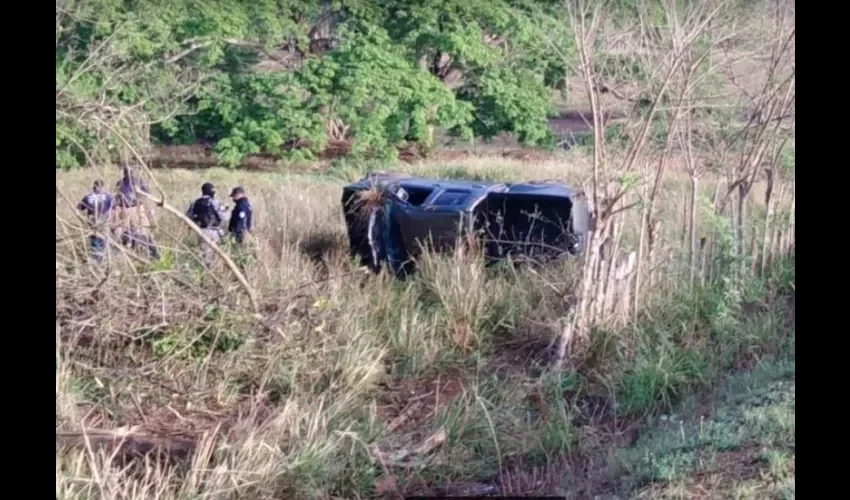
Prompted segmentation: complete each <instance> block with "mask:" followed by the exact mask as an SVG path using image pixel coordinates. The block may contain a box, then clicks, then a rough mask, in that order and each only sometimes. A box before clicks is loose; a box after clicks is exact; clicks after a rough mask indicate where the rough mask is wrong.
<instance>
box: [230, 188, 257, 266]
mask: <svg viewBox="0 0 850 500" xmlns="http://www.w3.org/2000/svg"><path fill="white" fill-rule="evenodd" d="M230 197H231V198H232V199H233V210H232V211H231V212H230V223H229V224H228V225H227V229H228V231H230V236H231V239H232V240H233V242H234V243H235V244H236V255H235V257H236V263H237V264H238V265H239V267H240V268H242V271H243V272H244V271H245V265H246V264H247V263H248V261H249V260H250V256H249V253H248V248H246V247H247V245H245V236H246V235H247V234H250V232H251V227H252V223H253V219H254V208H253V207H252V206H251V203H250V202H249V201H248V198H247V197H246V196H245V190H244V189H242V186H236V187H235V188H233V191H231V192H230Z"/></svg>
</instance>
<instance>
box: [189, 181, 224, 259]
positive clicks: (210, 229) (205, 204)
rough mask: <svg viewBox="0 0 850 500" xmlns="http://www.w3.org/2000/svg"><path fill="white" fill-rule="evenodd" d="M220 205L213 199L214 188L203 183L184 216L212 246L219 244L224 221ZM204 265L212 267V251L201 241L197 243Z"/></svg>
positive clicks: (209, 184)
mask: <svg viewBox="0 0 850 500" xmlns="http://www.w3.org/2000/svg"><path fill="white" fill-rule="evenodd" d="M222 212H223V211H222V208H221V205H220V204H219V202H218V200H216V199H215V186H214V185H213V184H212V183H211V182H205V183H204V184H203V185H202V186H201V197H200V198H198V199H197V200H195V201H194V202H192V204H191V205H190V206H189V210H187V211H186V216H187V217H189V219H191V220H192V222H194V223H195V224H197V226H198V227H199V228H200V229H201V231H202V232H203V233H204V235H205V236H206V237H207V238H209V240H210V241H212V242H213V243H214V244H216V245H218V244H219V243H220V242H221V237H222V232H223V228H222V227H221V223H222V221H223V219H224V217H223V213H222ZM199 244H200V246H201V255H202V258H203V261H204V265H205V266H207V267H210V266H211V265H212V258H213V255H212V254H213V251H212V248H210V246H209V245H207V244H206V243H205V242H204V241H203V240H201V241H200V242H199Z"/></svg>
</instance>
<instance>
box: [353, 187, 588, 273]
mask: <svg viewBox="0 0 850 500" xmlns="http://www.w3.org/2000/svg"><path fill="white" fill-rule="evenodd" d="M342 205H343V209H344V212H345V222H346V225H347V227H348V237H349V243H350V245H351V246H350V250H351V254H352V256H353V257H359V259H360V261H361V263H362V264H363V265H366V266H369V267H370V268H371V269H372V270H373V271H375V272H379V271H380V270H381V268H382V267H383V265H384V262H386V263H387V264H388V265H389V267H390V269H391V270H392V271H393V273H395V274H396V275H397V276H403V275H406V274H408V273H410V272H411V271H412V270H413V262H414V260H415V258H416V257H417V255H419V253H420V252H421V251H422V249H423V248H425V247H430V248H432V249H434V250H437V251H451V250H454V249H457V247H458V245H459V244H469V243H470V242H477V244H479V245H480V246H479V248H480V249H481V250H482V251H483V252H482V253H483V254H484V257H485V258H486V259H487V260H488V261H489V262H493V261H499V260H503V259H506V258H511V259H512V260H516V259H520V260H531V261H535V262H548V261H552V260H556V259H560V258H563V257H565V256H567V255H580V254H581V253H582V252H583V251H584V247H585V243H586V240H587V232H588V222H589V213H588V207H587V199H586V197H585V195H584V193H583V192H581V191H579V190H575V189H572V188H570V187H569V186H566V185H565V184H562V183H559V182H555V181H532V182H527V183H517V184H511V183H500V182H482V181H467V180H443V179H427V178H421V177H411V176H407V175H403V174H393V173H386V172H377V173H371V174H369V175H367V176H366V177H364V178H363V179H361V180H360V181H358V182H355V183H352V184H349V185H347V186H345V187H344V188H343V194H342Z"/></svg>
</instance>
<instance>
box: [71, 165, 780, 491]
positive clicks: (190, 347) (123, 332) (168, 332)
mask: <svg viewBox="0 0 850 500" xmlns="http://www.w3.org/2000/svg"><path fill="white" fill-rule="evenodd" d="M589 161H590V159H589V158H588V157H587V155H586V154H583V153H581V152H580V151H575V152H572V153H570V154H568V155H567V156H566V157H565V158H564V159H563V160H553V161H548V162H537V163H527V162H522V161H510V160H505V159H498V160H496V159H487V158H468V159H460V160H457V161H456V162H453V163H450V164H420V165H403V166H399V167H398V169H402V170H407V171H411V172H415V173H420V174H428V175H435V176H441V177H461V176H463V177H473V178H474V177H479V178H495V179H540V178H565V179H567V180H569V181H570V182H572V183H575V184H578V185H581V184H582V183H583V182H584V181H585V180H586V177H587V174H586V173H587V172H588V171H589V167H588V162H589ZM496 162H498V163H496ZM364 170H365V167H363V166H338V167H335V168H331V169H328V170H325V171H322V172H312V173H285V172H265V173H245V172H235V171H228V170H224V169H210V170H196V171H188V170H159V171H157V172H156V178H157V180H158V182H159V183H160V184H161V185H162V187H163V189H164V191H165V192H166V193H167V194H168V200H167V201H168V203H169V204H171V205H173V206H174V207H176V208H177V209H179V210H181V211H182V210H184V209H185V207H186V205H187V204H188V203H189V202H190V201H191V200H192V199H194V198H195V197H197V196H198V195H199V191H200V185H201V183H202V182H203V181H206V180H209V181H212V182H213V183H215V184H216V186H218V190H219V192H220V193H225V192H226V191H228V190H229V189H230V188H231V187H232V186H234V185H237V184H240V185H243V186H244V187H245V188H246V191H247V193H248V196H249V197H250V199H251V202H252V204H253V205H254V207H255V209H256V216H255V226H256V231H255V238H254V239H253V241H252V245H253V255H254V256H255V258H254V259H253V260H251V261H250V262H249V263H248V267H247V271H246V277H247V279H248V281H249V283H250V286H251V287H252V289H253V290H254V291H255V292H256V294H257V296H258V302H259V309H260V314H254V313H252V312H251V311H250V308H249V307H248V306H249V304H248V300H247V298H246V295H245V293H243V291H242V289H241V288H240V287H239V285H238V283H237V282H236V280H235V279H234V278H233V277H232V276H231V274H230V273H229V272H228V271H227V270H226V268H225V267H224V265H223V263H221V262H219V263H218V264H217V266H218V267H216V268H214V270H213V271H212V272H204V271H203V268H202V267H201V265H200V264H199V262H198V258H197V252H196V249H195V243H194V242H195V236H194V235H193V234H192V233H191V232H190V231H189V230H188V228H186V227H184V226H183V225H182V222H180V221H179V220H177V219H176V218H175V217H173V216H171V215H170V214H168V213H166V212H164V211H162V210H157V211H156V214H157V217H156V226H157V227H156V229H155V231H154V234H155V235H156V238H157V241H158V243H159V244H160V245H161V246H162V248H163V249H164V256H163V258H162V259H161V261H159V262H155V263H148V264H144V263H142V264H139V263H138V262H137V261H138V260H139V258H140V257H144V256H143V255H141V256H139V255H134V256H131V255H129V254H128V253H127V252H126V250H122V249H120V248H118V247H116V248H114V249H113V255H112V259H111V261H110V262H111V263H110V264H109V266H106V267H105V268H97V267H94V266H92V265H90V264H88V262H87V260H88V256H87V248H86V246H85V237H86V234H87V233H86V230H85V228H84V227H83V226H82V224H81V222H80V221H78V220H77V219H76V218H75V216H74V214H73V211H72V207H71V206H70V205H69V203H68V201H72V202H76V200H77V199H78V198H80V197H81V196H82V195H83V194H84V193H85V192H86V191H87V189H88V187H89V186H90V184H91V182H92V181H93V180H94V178H95V177H102V178H104V180H106V182H107V184H108V185H109V184H111V183H112V182H114V178H117V177H118V169H114V168H112V169H111V170H108V171H104V170H102V169H101V170H89V171H85V172H83V171H80V172H70V173H57V187H58V189H57V255H56V281H57V283H56V309H57V321H56V428H57V462H56V464H57V465H56V485H57V486H56V487H57V498H104V499H119V498H120V499H141V498H145V499H149V498H169V499H170V498H181V499H182V498H185V499H188V498H269V499H271V498H376V497H380V498H397V497H400V496H401V495H403V494H428V493H432V494H434V493H448V494H454V495H464V494H466V495H470V494H479V495H481V494H544V493H558V494H563V495H566V496H567V497H568V498H576V499H578V498H595V497H599V498H632V497H639V498H659V497H664V498H686V497H687V498H731V497H736V498H768V497H774V496H775V497H777V498H780V497H783V496H782V495H785V496H784V498H788V497H789V496H790V497H793V491H794V489H793V488H794V473H793V470H794V469H793V463H794V458H793V457H794V407H793V405H794V400H793V394H794V381H793V353H794V323H793V303H794V263H793V260H781V259H777V260H775V261H774V262H773V263H772V265H771V268H770V272H769V273H767V274H765V275H764V276H761V277H758V278H756V277H751V278H747V279H717V280H713V281H709V282H706V283H705V284H704V285H703V286H700V287H698V288H697V290H696V291H694V292H686V291H685V288H684V287H682V286H680V285H681V282H682V281H683V278H682V277H681V276H682V273H681V267H679V265H678V264H676V262H679V260H678V259H679V257H678V255H679V254H678V253H677V250H676V248H678V247H680V246H681V245H680V241H681V234H680V231H681V230H680V229H679V227H680V226H681V224H678V221H680V220H681V219H682V218H683V207H684V206H685V204H686V203H687V198H686V196H685V193H686V188H687V178H686V177H684V176H683V175H681V174H680V173H677V172H675V171H674V172H671V173H670V175H669V176H668V177H667V178H666V181H665V184H664V186H663V190H664V193H665V194H664V196H662V197H661V198H660V204H659V207H658V210H659V214H660V215H659V217H660V218H662V220H666V221H668V222H669V224H667V225H666V226H665V228H664V231H663V234H664V238H665V241H667V242H668V245H667V247H666V250H665V253H664V255H665V256H666V257H665V259H666V261H669V262H671V263H672V264H670V265H669V266H667V267H666V268H665V269H667V271H666V272H667V273H668V274H665V275H664V276H665V278H664V279H660V280H658V282H656V283H655V284H654V285H653V286H652V288H651V289H648V290H647V291H646V292H645V294H646V298H645V303H646V308H645V310H644V312H643V313H642V314H641V315H640V318H639V319H638V320H637V321H631V322H629V324H628V325H627V326H625V327H617V328H610V329H597V331H595V332H594V334H593V336H592V338H591V344H590V345H589V346H588V348H587V351H586V353H584V354H583V355H582V356H581V358H580V359H575V360H573V361H572V362H571V364H570V366H569V367H568V369H567V370H564V371H555V370H552V369H551V368H550V367H549V363H550V360H551V357H552V351H553V345H554V341H555V339H557V337H558V334H559V332H560V330H561V328H562V327H563V321H564V320H563V318H564V317H566V315H567V311H568V309H569V297H570V294H571V290H572V289H573V284H574V282H575V280H576V279H577V277H578V274H579V267H580V265H581V263H580V261H578V260H573V261H569V262H564V263H559V264H556V265H553V266H551V267H547V268H544V269H525V270H521V271H511V270H491V269H485V268H484V267H483V266H482V265H481V262H480V261H479V260H478V259H475V258H472V257H468V258H459V257H457V258H456V257H452V256H434V255H426V256H425V257H424V258H423V261H422V262H421V269H420V272H419V273H418V275H417V277H416V278H415V279H412V280H410V281H408V282H404V283H402V282H396V281H394V280H392V279H390V278H388V277H387V276H377V277H376V276H372V275H369V274H365V273H363V272H362V271H361V270H358V269H357V268H356V267H354V266H353V265H352V264H351V263H350V262H349V260H348V255H347V242H346V240H345V231H344V225H343V220H342V210H341V206H340V196H341V190H340V188H341V185H342V183H343V182H345V180H348V179H352V178H356V177H358V176H359V175H362V173H363V171H364ZM705 184H706V185H705V189H706V192H710V191H711V189H712V185H711V183H710V182H706V183H705ZM756 192H758V189H756ZM753 199H754V200H756V202H754V206H756V203H757V200H758V196H754V198H753ZM753 213H754V214H755V213H758V210H756V209H754V210H753ZM629 217H632V218H631V219H629V220H630V221H631V222H629V223H628V224H627V226H626V227H627V228H630V227H633V226H634V225H635V224H634V223H635V220H634V216H629ZM706 230H707V229H706ZM629 234H630V233H629V230H627V231H626V232H625V236H624V239H626V240H628V239H629V238H630V236H629ZM789 360H790V361H789ZM789 363H790V364H789ZM733 372H734V373H738V372H741V373H744V374H745V375H741V376H740V377H738V378H733V379H732V380H727V378H728V377H727V375H728V374H729V373H733ZM789 374H790V378H789ZM694 394H697V395H699V397H693V395H694ZM686 395H688V396H689V397H684V396H686ZM683 397H684V401H683ZM691 399H693V401H692V400H691ZM82 430H85V432H83V431H82ZM116 436H117V437H116ZM117 442H123V443H124V446H123V447H122V446H117V445H116V443H117ZM163 443H164V444H165V445H167V446H166V448H167V449H168V450H170V451H169V453H170V456H169V457H168V458H170V459H171V461H168V460H153V459H151V458H149V459H148V460H147V461H144V462H139V461H130V460H127V458H128V457H127V456H125V455H128V452H127V451H126V450H128V449H131V448H133V449H139V448H140V447H144V446H146V445H161V444H163ZM187 455H188V458H185V456H187ZM748 495H749V496H748Z"/></svg>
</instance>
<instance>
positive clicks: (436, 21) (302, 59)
mask: <svg viewBox="0 0 850 500" xmlns="http://www.w3.org/2000/svg"><path fill="white" fill-rule="evenodd" d="M530 6H532V7H534V9H536V10H535V12H539V11H540V10H541V9H553V8H556V7H555V6H554V5H552V6H548V5H547V4H546V3H540V4H539V5H534V4H529V3H528V2H508V1H497V2H483V1H480V0H477V1H473V2H460V1H458V0H442V1H437V2H425V1H424V0H418V1H414V2H400V1H387V2H381V3H380V4H378V3H377V2H354V1H346V0H340V1H335V2H319V1H312V2H293V1H288V0H285V1H272V0H263V1H258V2H247V3H243V2H237V1H235V0H215V1H212V2H198V1H196V0H177V1H175V2H164V1H162V0H156V1H152V2H138V1H127V2H119V1H116V0H97V1H94V2H85V3H83V2H71V3H68V4H67V5H65V6H64V7H62V8H60V7H57V18H58V19H59V22H58V23H57V30H56V86H57V113H56V118H57V120H56V137H57V138H56V162H57V167H62V168H71V167H74V166H78V165H82V164H85V163H87V162H89V161H92V159H95V158H96V159H113V160H114V159H115V158H114V157H115V156H116V155H115V154H114V152H115V151H118V150H124V149H125V141H127V142H129V143H130V144H131V145H132V146H133V147H136V148H143V147H144V146H146V145H147V144H148V143H149V141H150V140H153V141H154V142H156V143H160V144H197V143H199V142H200V143H206V144H212V145H213V146H214V150H215V151H216V153H217V154H218V155H219V157H220V159H221V161H222V162H223V163H224V164H226V165H230V166H235V165H237V164H239V162H240V161H241V160H242V159H243V158H244V157H245V156H246V155H251V154H270V155H274V156H288V157H295V158H305V159H314V158H316V157H317V156H318V155H319V154H320V153H321V152H322V151H323V150H324V149H325V146H326V144H327V141H328V139H329V138H335V139H343V140H348V141H351V142H352V145H353V147H352V153H353V154H354V155H355V156H364V155H368V156H373V157H375V158H378V159H393V158H394V157H395V155H396V154H397V151H398V148H399V147H401V146H404V145H405V144H408V143H415V144H417V145H419V146H420V148H424V149H426V150H427V149H428V148H430V147H433V131H434V129H435V128H437V127H439V128H443V129H445V130H447V131H449V132H450V133H451V134H453V135H456V136H459V137H462V138H464V139H471V138H472V137H473V135H479V136H483V137H485V138H489V137H494V136H496V135H498V134H500V133H502V132H512V133H514V134H516V136H517V138H518V139H519V140H520V141H521V142H523V143H525V144H529V145H547V144H551V143H552V137H551V134H550V132H549V129H548V126H547V122H546V116H547V114H548V112H549V111H550V99H549V96H550V95H551V88H554V87H559V86H561V85H562V84H563V80H564V75H565V74H566V67H567V64H568V61H566V60H565V57H564V55H569V54H571V52H570V51H571V50H572V49H571V47H572V42H571V41H570V40H571V37H569V36H564V37H562V36H560V35H559V36H558V38H559V39H560V40H567V41H566V42H563V43H562V42H559V44H560V45H563V46H562V47H561V46H560V45H559V50H558V51H552V50H550V47H549V46H548V42H546V40H545V38H544V37H546V36H548V35H547V34H546V33H545V32H544V30H541V29H540V27H539V24H538V23H536V19H537V18H536V17H535V16H534V15H532V9H531V8H530ZM62 9H64V10H62ZM284 59H285V60H286V62H283V63H280V64H279V65H278V66H279V68H278V69H275V70H273V71H265V70H263V71H259V70H258V69H257V68H258V67H257V64H258V63H261V62H262V63H264V64H267V63H268V62H269V61H271V60H277V61H281V60H284ZM334 127H336V128H337V129H342V130H344V131H345V132H344V133H343V134H342V135H340V134H339V132H337V133H335V134H333V135H332V134H329V131H330V130H331V129H332V128H334ZM119 135H120V136H122V137H123V139H121V138H119V137H118V136H119Z"/></svg>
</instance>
